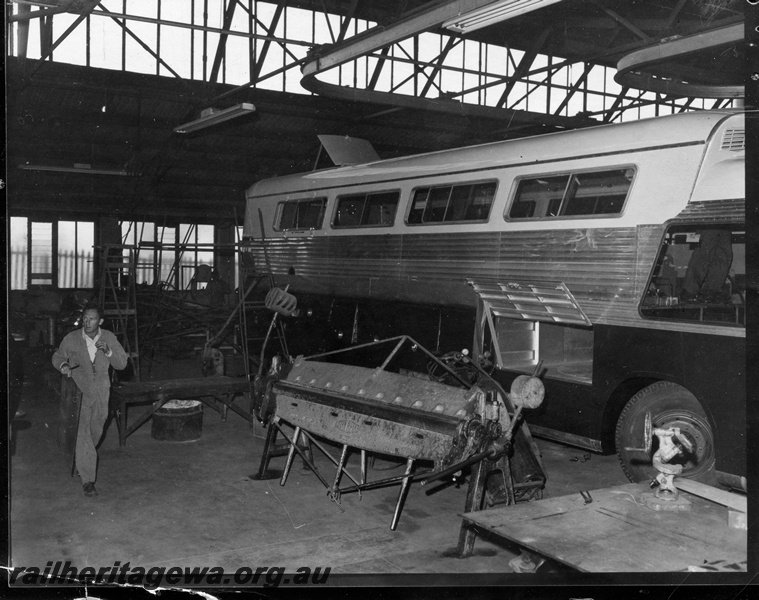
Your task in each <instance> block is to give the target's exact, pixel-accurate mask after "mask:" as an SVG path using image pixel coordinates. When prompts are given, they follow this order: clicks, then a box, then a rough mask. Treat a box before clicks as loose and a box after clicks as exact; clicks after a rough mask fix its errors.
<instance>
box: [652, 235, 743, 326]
mask: <svg viewBox="0 0 759 600" xmlns="http://www.w3.org/2000/svg"><path fill="white" fill-rule="evenodd" d="M745 238H746V236H745V232H744V231H743V229H742V228H741V229H736V228H731V227H729V226H725V225H708V224H703V225H699V226H697V227H696V226H693V225H689V226H683V225H680V226H676V227H672V228H670V229H669V231H667V233H666V234H665V236H664V243H663V244H662V247H661V251H660V252H659V256H658V257H657V260H656V265H655V266H654V270H653V275H652V277H651V281H650V282H649V286H648V289H647V290H646V294H645V296H644V297H643V302H642V305H641V314H642V315H643V316H644V317H649V318H654V319H672V320H687V321H703V322H710V323H714V322H720V323H723V324H725V325H745V318H746V309H745V305H746V239H745Z"/></svg>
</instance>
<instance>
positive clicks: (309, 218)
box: [297, 199, 327, 229]
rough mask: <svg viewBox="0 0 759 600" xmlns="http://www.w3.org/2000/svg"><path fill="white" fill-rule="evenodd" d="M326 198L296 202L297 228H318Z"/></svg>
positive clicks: (320, 224) (320, 223)
mask: <svg viewBox="0 0 759 600" xmlns="http://www.w3.org/2000/svg"><path fill="white" fill-rule="evenodd" d="M326 203H327V202H326V200H324V199H319V200H307V201H305V202H298V223H297V226H298V229H320V228H321V226H322V218H323V216H324V206H325V205H326Z"/></svg>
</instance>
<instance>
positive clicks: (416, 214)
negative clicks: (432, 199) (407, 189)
mask: <svg viewBox="0 0 759 600" xmlns="http://www.w3.org/2000/svg"><path fill="white" fill-rule="evenodd" d="M429 192H430V190H429V188H423V189H419V190H414V199H413V200H412V201H411V210H409V213H408V222H409V223H421V222H422V215H423V214H424V209H425V208H426V207H427V196H428V194H429Z"/></svg>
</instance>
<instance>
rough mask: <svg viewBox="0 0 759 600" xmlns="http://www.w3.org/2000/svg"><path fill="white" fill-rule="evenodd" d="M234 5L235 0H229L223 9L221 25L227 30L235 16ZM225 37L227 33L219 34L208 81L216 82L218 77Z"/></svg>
mask: <svg viewBox="0 0 759 600" xmlns="http://www.w3.org/2000/svg"><path fill="white" fill-rule="evenodd" d="M236 7H237V0H229V4H227V6H226V8H225V10H224V24H223V25H222V28H223V29H224V30H229V29H230V28H231V27H232V19H233V18H234V16H235V8H236ZM227 37H229V34H227V33H222V34H221V35H220V36H219V44H218V46H217V47H216V55H215V56H214V58H213V65H212V66H211V75H210V76H209V78H208V81H210V82H211V83H216V81H217V80H218V79H219V69H221V61H222V60H223V59H224V57H225V56H226V54H227Z"/></svg>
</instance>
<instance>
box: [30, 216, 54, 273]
mask: <svg viewBox="0 0 759 600" xmlns="http://www.w3.org/2000/svg"><path fill="white" fill-rule="evenodd" d="M30 250H31V256H30V260H31V267H32V280H31V284H32V285H52V284H53V224H52V223H32V243H31V248H30Z"/></svg>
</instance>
